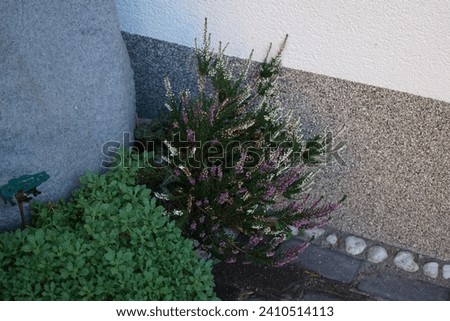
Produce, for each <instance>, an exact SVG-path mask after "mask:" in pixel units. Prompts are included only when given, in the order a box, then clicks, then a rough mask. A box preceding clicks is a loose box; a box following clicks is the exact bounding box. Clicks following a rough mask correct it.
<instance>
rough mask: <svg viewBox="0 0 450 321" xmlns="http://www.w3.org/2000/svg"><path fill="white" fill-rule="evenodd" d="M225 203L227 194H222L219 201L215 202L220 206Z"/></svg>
mask: <svg viewBox="0 0 450 321" xmlns="http://www.w3.org/2000/svg"><path fill="white" fill-rule="evenodd" d="M226 201H228V192H223V193H222V194H220V195H219V199H218V200H217V202H218V203H219V204H220V205H222V204H224V203H225V202H226Z"/></svg>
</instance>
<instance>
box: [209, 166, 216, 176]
mask: <svg viewBox="0 0 450 321" xmlns="http://www.w3.org/2000/svg"><path fill="white" fill-rule="evenodd" d="M216 171H217V166H216V165H213V166H211V168H210V169H209V173H210V175H211V177H213V176H215V175H216Z"/></svg>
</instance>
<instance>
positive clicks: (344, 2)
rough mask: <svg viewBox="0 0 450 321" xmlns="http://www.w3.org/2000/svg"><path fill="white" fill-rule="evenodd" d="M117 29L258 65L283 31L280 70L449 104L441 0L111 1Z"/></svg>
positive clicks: (446, 14) (449, 52)
mask: <svg viewBox="0 0 450 321" xmlns="http://www.w3.org/2000/svg"><path fill="white" fill-rule="evenodd" d="M116 2H117V9H118V14H119V19H120V22H121V28H122V30H124V31H126V32H129V33H134V34H139V35H144V36H148V37H152V38H156V39H160V40H165V41H169V42H174V43H178V44H182V45H186V46H191V47H192V46H193V40H194V38H195V37H197V38H201V37H202V32H203V20H204V17H208V21H209V31H210V32H211V33H212V35H213V43H217V41H218V40H222V41H223V42H230V45H229V47H228V50H227V53H228V54H229V55H232V56H238V57H242V58H246V57H247V56H248V53H249V52H250V50H251V49H252V48H254V49H255V56H254V58H255V59H256V60H260V59H261V58H262V57H263V56H264V54H265V52H266V49H267V47H268V44H269V43H270V42H273V43H274V44H278V43H279V42H280V41H281V40H282V39H283V37H284V35H285V34H286V33H287V34H289V41H288V45H287V47H286V50H285V52H284V59H283V64H284V66H286V67H291V68H295V69H300V70H305V71H311V72H314V73H319V74H324V75H328V76H333V77H337V78H342V79H347V80H353V81H357V82H361V83H366V84H370V85H375V86H380V87H385V88H390V89H395V90H399V91H405V92H409V93H413V94H418V95H421V96H425V97H431V98H435V99H440V100H444V101H448V102H450V1H448V0H440V1H439V0H434V1H433V0H431V1H425V0H410V1H392V0H371V1H369V0H364V1H362V0H291V1H287V0H284V1H283V0H278V1H275V0H217V1H214V0H171V1H169V0H116Z"/></svg>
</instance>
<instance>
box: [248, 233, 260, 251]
mask: <svg viewBox="0 0 450 321" xmlns="http://www.w3.org/2000/svg"><path fill="white" fill-rule="evenodd" d="M261 241H262V237H261V236H258V235H253V236H252V237H251V238H250V239H249V240H248V246H249V247H251V248H253V247H255V246H256V245H258V244H259V242H261Z"/></svg>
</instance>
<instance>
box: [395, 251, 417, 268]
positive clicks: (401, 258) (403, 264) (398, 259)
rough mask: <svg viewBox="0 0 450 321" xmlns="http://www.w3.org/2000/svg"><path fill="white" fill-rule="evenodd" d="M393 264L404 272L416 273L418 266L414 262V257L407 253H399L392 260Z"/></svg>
mask: <svg viewBox="0 0 450 321" xmlns="http://www.w3.org/2000/svg"><path fill="white" fill-rule="evenodd" d="M394 264H395V265H396V266H397V267H399V268H400V269H402V270H403V271H406V272H416V271H417V270H419V265H418V264H417V263H416V262H414V256H413V255H412V254H411V253H409V252H407V251H400V252H398V254H397V255H396V256H395V258H394Z"/></svg>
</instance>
